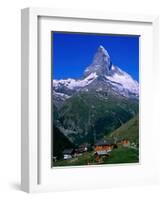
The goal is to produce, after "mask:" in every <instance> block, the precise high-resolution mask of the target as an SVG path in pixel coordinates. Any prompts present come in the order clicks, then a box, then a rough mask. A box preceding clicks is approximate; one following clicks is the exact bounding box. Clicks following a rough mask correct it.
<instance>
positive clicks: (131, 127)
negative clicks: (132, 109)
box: [106, 114, 139, 144]
mask: <svg viewBox="0 0 163 200" xmlns="http://www.w3.org/2000/svg"><path fill="white" fill-rule="evenodd" d="M110 136H111V137H116V138H128V139H129V140H130V141H132V142H135V143H136V144H139V115H138V114H137V115H136V116H135V117H134V118H132V119H131V120H129V121H128V122H126V123H125V124H123V125H122V126H120V127H119V128H118V129H116V130H115V131H113V132H112V133H111V134H108V135H107V136H106V138H107V137H110Z"/></svg>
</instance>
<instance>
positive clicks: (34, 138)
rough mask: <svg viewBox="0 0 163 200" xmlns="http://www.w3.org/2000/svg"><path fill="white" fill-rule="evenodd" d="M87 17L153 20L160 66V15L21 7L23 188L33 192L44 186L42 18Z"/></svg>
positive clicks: (115, 19)
mask: <svg viewBox="0 0 163 200" xmlns="http://www.w3.org/2000/svg"><path fill="white" fill-rule="evenodd" d="M42 16H43V17H55V18H64V19H65V18H68V19H82V20H83V19H85V20H91V21H92V20H93V21H119V22H123V23H150V24H152V26H153V36H154V37H153V41H154V55H153V58H154V61H153V66H158V35H159V33H158V27H159V19H158V16H156V15H154V16H148V15H136V14H135V15H128V14H124V13H123V14H119V13H110V12H109V13H106V12H103V11H101V12H99V11H98V12H92V11H85V10H84V12H83V11H82V10H81V11H80V10H69V11H67V10H63V9H62V10H59V9H51V8H25V9H22V10H21V189H22V190H23V191H25V192H34V191H37V190H39V189H42V188H41V187H40V186H41V185H40V180H39V177H40V170H39V165H40V162H39V151H40V145H39V128H38V127H39V126H38V122H39V109H38V108H39V101H38V95H39V94H38V93H39V63H38V52H39V44H38V31H39V30H38V19H39V17H42Z"/></svg>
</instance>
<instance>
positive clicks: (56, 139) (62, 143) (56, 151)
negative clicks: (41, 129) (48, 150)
mask: <svg viewBox="0 0 163 200" xmlns="http://www.w3.org/2000/svg"><path fill="white" fill-rule="evenodd" d="M52 139H53V145H52V146H53V156H57V158H62V157H63V153H62V152H63V150H64V149H67V148H73V147H74V145H73V144H72V143H71V142H70V141H69V139H68V138H67V137H66V136H65V135H64V134H63V133H61V131H60V130H59V129H58V128H57V127H55V126H53V138H52Z"/></svg>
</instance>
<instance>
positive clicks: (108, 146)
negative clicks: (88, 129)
mask: <svg viewBox="0 0 163 200" xmlns="http://www.w3.org/2000/svg"><path fill="white" fill-rule="evenodd" d="M94 146H95V154H96V155H98V156H103V155H108V154H109V153H110V152H111V151H112V149H113V148H114V140H112V139H109V140H108V139H102V140H99V141H97V142H96V143H95V145H94Z"/></svg>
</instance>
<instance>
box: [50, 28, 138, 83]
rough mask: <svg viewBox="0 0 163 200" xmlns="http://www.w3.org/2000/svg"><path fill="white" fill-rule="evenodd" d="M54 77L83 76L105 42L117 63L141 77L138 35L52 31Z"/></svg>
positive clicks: (111, 56)
mask: <svg viewBox="0 0 163 200" xmlns="http://www.w3.org/2000/svg"><path fill="white" fill-rule="evenodd" d="M52 44H53V45H52V56H53V57H52V67H53V79H66V78H80V77H81V76H82V75H83V72H84V70H85V68H86V67H87V66H89V65H90V64H91V62H92V59H93V57H94V54H95V53H96V51H97V49H98V47H99V46H100V45H102V46H103V47H104V48H105V49H106V50H107V51H108V53H109V55H110V58H111V61H112V63H113V64H114V65H117V66H119V67H120V68H121V69H122V70H124V71H126V72H127V73H129V74H130V75H131V76H132V77H133V78H134V79H136V80H139V36H119V35H98V34H81V33H80V34H79V33H61V32H53V34H52Z"/></svg>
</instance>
